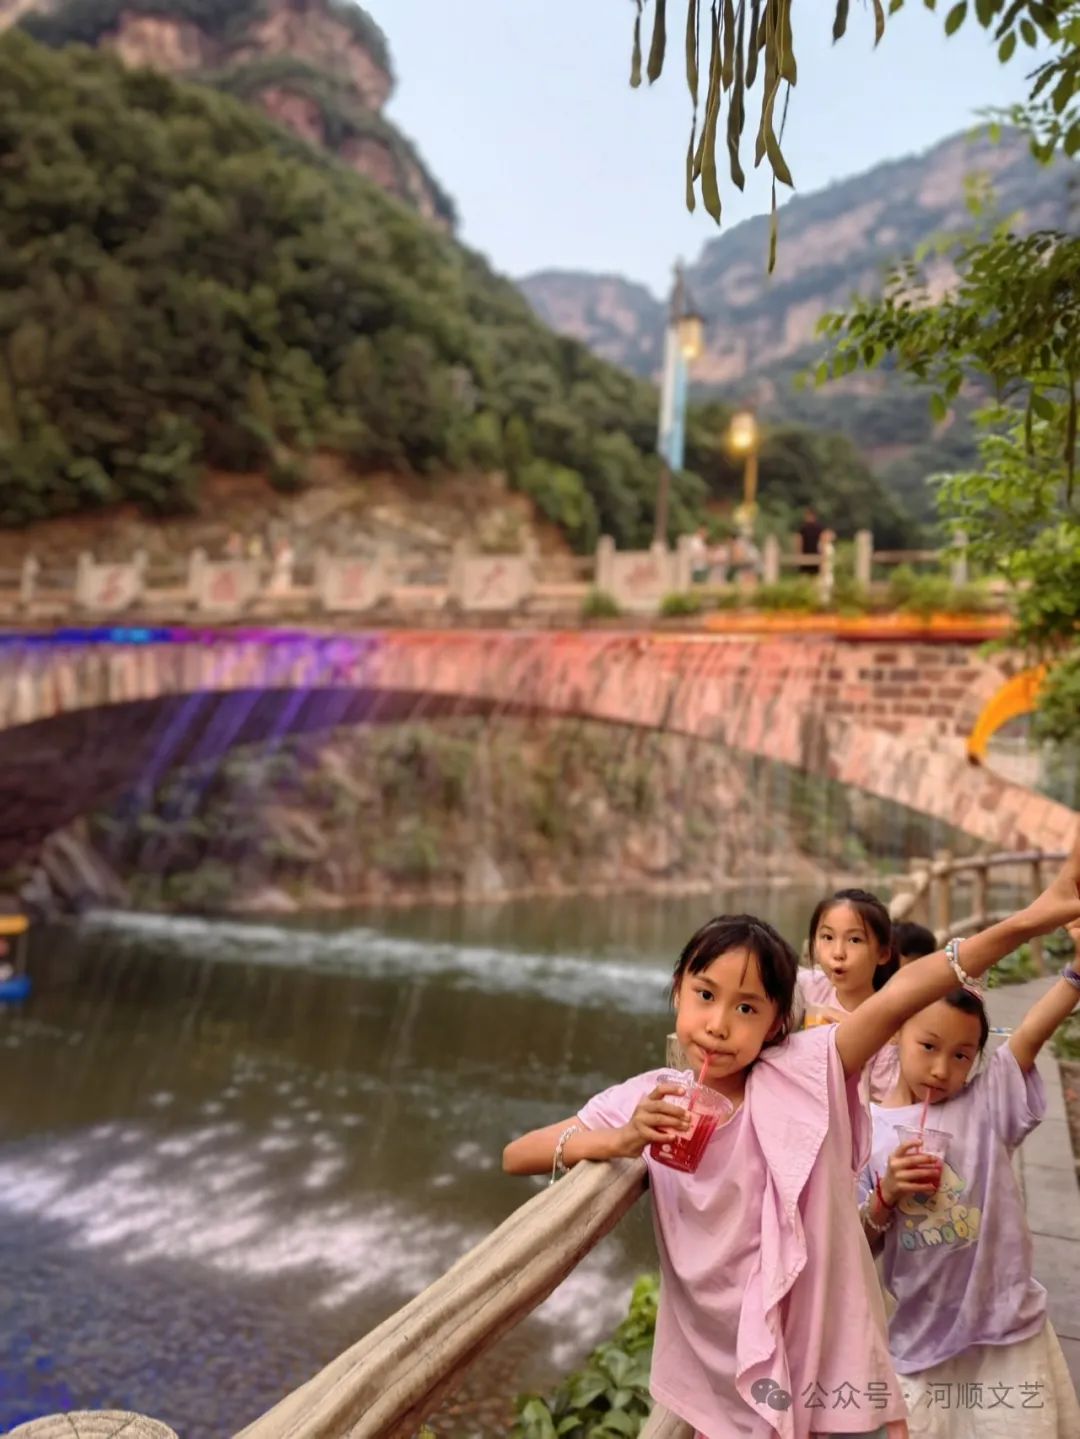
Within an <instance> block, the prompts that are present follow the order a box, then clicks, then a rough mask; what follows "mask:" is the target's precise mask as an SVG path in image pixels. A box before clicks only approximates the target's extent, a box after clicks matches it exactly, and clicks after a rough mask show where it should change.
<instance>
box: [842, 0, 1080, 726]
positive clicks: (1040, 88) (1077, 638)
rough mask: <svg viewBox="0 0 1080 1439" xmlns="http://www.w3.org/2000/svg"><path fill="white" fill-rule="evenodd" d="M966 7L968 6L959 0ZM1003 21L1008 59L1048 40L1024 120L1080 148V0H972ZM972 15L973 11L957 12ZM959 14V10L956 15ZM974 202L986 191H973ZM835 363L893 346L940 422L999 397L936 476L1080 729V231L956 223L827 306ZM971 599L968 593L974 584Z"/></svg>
mask: <svg viewBox="0 0 1080 1439" xmlns="http://www.w3.org/2000/svg"><path fill="white" fill-rule="evenodd" d="M956 8H957V10H962V11H963V12H964V13H966V7H965V6H959V7H956ZM975 9H976V13H977V15H978V18H979V21H980V23H982V24H983V25H984V26H988V27H989V26H994V27H996V31H995V33H996V38H997V39H998V40H999V43H1000V49H999V55H1000V58H1001V59H1002V60H1008V59H1009V58H1011V56H1012V54H1013V53H1014V52H1015V50H1016V49H1017V44H1018V37H1019V39H1022V40H1023V41H1024V42H1025V43H1026V44H1028V45H1034V44H1035V43H1036V42H1037V40H1038V39H1039V37H1040V35H1041V36H1042V37H1043V38H1044V39H1046V40H1047V41H1048V42H1049V58H1048V59H1047V60H1045V61H1044V62H1043V63H1042V64H1040V66H1039V67H1038V68H1037V69H1036V70H1035V72H1034V73H1033V75H1032V76H1031V90H1030V93H1029V99H1028V102H1027V104H1026V105H1024V106H1021V107H1019V108H1018V109H1017V110H1016V111H1015V112H1014V113H1013V115H1012V117H1011V118H1012V119H1013V120H1014V121H1016V122H1017V123H1019V124H1022V125H1024V126H1025V127H1026V128H1027V129H1028V131H1029V133H1030V134H1031V135H1032V137H1033V147H1034V149H1035V152H1036V154H1037V155H1038V156H1039V158H1041V159H1043V160H1049V159H1050V157H1051V156H1052V154H1053V153H1054V151H1055V150H1056V149H1057V148H1059V147H1060V149H1061V150H1063V151H1064V152H1065V154H1067V155H1074V154H1075V153H1077V151H1078V150H1080V118H1078V97H1080V3H1078V0H1056V3H1052V4H1044V5H1036V4H1034V3H1023V0H1021V3H1018V4H1015V5H1010V6H1008V7H1007V8H1005V7H1004V6H1003V4H1001V3H996V0H995V3H991V0H986V3H983V4H980V5H977V6H976V7H975ZM961 18H962V16H961ZM956 23H959V20H958V21H957V22H956ZM973 209H974V210H975V211H976V213H977V214H978V213H980V211H981V209H982V206H981V205H980V204H979V203H977V202H976V203H975V204H974V205H973ZM941 251H945V252H946V253H947V254H948V255H949V257H950V259H951V262H952V263H953V264H954V266H955V267H956V269H957V272H958V275H959V282H958V284H957V286H956V287H955V289H954V290H953V291H952V292H951V293H949V294H948V295H946V296H945V297H944V298H942V299H938V300H936V301H935V302H934V303H930V299H931V290H930V287H929V283H928V273H927V268H926V265H927V260H928V259H929V258H931V257H933V255H934V254H935V253H940V252H941ZM824 329H825V331H826V332H827V333H828V334H830V335H831V336H832V337H833V340H834V344H835V352H834V359H833V363H832V367H831V368H832V371H833V372H843V373H847V372H848V371H850V370H852V369H855V368H857V367H858V366H859V365H864V366H868V367H873V366H875V365H878V364H880V363H881V362H882V361H883V360H884V359H886V358H888V359H890V360H891V361H892V362H893V363H894V364H895V365H896V366H897V367H898V368H899V369H901V370H902V371H903V372H904V373H906V374H908V375H909V376H911V377H912V378H913V379H915V380H916V381H918V382H919V383H920V384H922V385H923V386H925V387H927V388H928V389H929V390H930V401H931V410H932V414H933V416H934V418H935V420H936V421H937V422H938V423H939V424H943V423H945V422H946V421H947V420H948V418H949V414H950V407H951V406H952V405H953V404H954V403H955V402H956V400H957V398H958V397H959V396H960V395H961V394H962V392H963V391H964V389H965V388H968V387H970V385H971V384H972V382H973V381H974V382H975V383H976V384H977V385H980V386H981V387H982V388H983V389H984V390H986V391H989V392H990V393H992V394H993V396H994V401H993V403H992V404H989V405H987V406H986V407H985V408H984V409H983V410H982V411H981V412H980V413H979V414H978V415H977V416H976V423H977V425H978V428H979V434H980V440H979V455H978V463H977V465H976V466H975V467H974V468H971V469H966V470H963V471H961V472H959V473H951V474H947V475H944V476H941V477H939V493H938V500H939V508H940V511H941V514H942V516H943V518H944V519H945V521H946V523H947V524H948V525H949V526H950V527H951V528H955V529H958V530H962V531H963V532H964V533H965V534H966V535H967V537H968V541H969V545H970V553H971V556H972V558H973V559H974V560H975V562H976V563H977V564H979V565H980V566H982V567H983V568H984V569H985V570H986V571H987V572H988V573H997V574H1001V575H1003V576H1004V577H1005V578H1006V579H1007V580H1009V581H1010V582H1011V584H1012V586H1013V589H1014V604H1015V612H1016V619H1017V639H1018V640H1019V642H1020V644H1021V645H1022V646H1024V647H1025V648H1026V649H1027V651H1028V652H1029V654H1030V655H1031V657H1032V658H1033V659H1038V660H1042V661H1045V662H1048V663H1049V664H1050V665H1051V674H1050V681H1049V683H1048V684H1047V685H1046V686H1045V691H1044V697H1043V698H1042V700H1041V711H1040V715H1039V719H1038V726H1037V728H1038V732H1039V733H1040V734H1041V735H1043V736H1044V737H1046V738H1049V739H1051V740H1053V741H1055V743H1056V744H1057V745H1059V746H1066V747H1068V746H1074V745H1075V744H1076V742H1077V739H1078V738H1080V718H1078V716H1080V710H1078V709H1077V703H1076V701H1077V697H1078V694H1080V685H1078V681H1077V675H1078V674H1080V485H1078V483H1077V459H1078V449H1077V437H1078V432H1080V390H1078V385H1080V238H1078V237H1077V236H1076V235H1075V234H1067V233H1063V232H1060V231H1053V230H1044V231H1038V232H1036V233H1034V234H1031V235H1027V236H1020V235H1017V234H1015V233H1014V232H1013V230H1012V228H1011V226H1010V224H1009V222H1008V221H999V222H997V223H995V224H993V225H991V226H989V227H986V226H985V224H984V227H983V229H982V230H977V231H975V232H974V233H970V234H967V235H962V236H959V237H952V238H946V239H945V240H944V241H942V242H941V243H940V244H939V245H936V246H934V247H932V248H931V247H928V250H927V253H926V254H925V255H923V256H918V257H916V258H915V259H913V260H910V261H908V262H906V263H905V264H903V265H901V266H898V267H897V268H896V269H895V270H894V272H893V273H892V275H891V277H890V279H889V282H888V284H887V286H886V290H885V293H884V296H883V297H882V299H881V300H880V301H877V302H856V304H855V305H854V306H853V308H852V309H851V310H850V311H849V312H848V313H847V314H845V315H833V316H828V317H826V320H825V322H824ZM969 598H970V596H969Z"/></svg>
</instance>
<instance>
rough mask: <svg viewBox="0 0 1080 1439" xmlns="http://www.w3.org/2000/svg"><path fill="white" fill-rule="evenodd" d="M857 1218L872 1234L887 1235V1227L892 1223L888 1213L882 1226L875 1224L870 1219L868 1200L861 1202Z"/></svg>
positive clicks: (890, 1215) (890, 1214)
mask: <svg viewBox="0 0 1080 1439" xmlns="http://www.w3.org/2000/svg"><path fill="white" fill-rule="evenodd" d="M871 1197H872V1196H871ZM859 1218H860V1219H861V1220H862V1222H863V1223H864V1224H865V1225H866V1227H867V1229H870V1230H872V1231H873V1233H874V1234H888V1232H889V1225H890V1224H891V1223H892V1212H891V1211H890V1213H889V1218H888V1219H887V1220H886V1221H885V1223H884V1224H875V1223H874V1221H873V1219H871V1217H870V1199H869V1198H867V1199H866V1200H864V1201H863V1207H862V1208H861V1209H860V1210H859Z"/></svg>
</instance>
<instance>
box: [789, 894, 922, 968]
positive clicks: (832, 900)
mask: <svg viewBox="0 0 1080 1439" xmlns="http://www.w3.org/2000/svg"><path fill="white" fill-rule="evenodd" d="M837 904H849V905H850V906H851V908H852V909H853V910H854V911H855V913H856V914H857V915H858V916H859V918H860V919H861V920H862V922H863V925H864V927H865V928H866V930H867V933H869V934H872V935H873V936H874V938H875V939H876V940H877V942H878V949H879V950H880V951H881V953H882V955H883V956H884V958H883V960H882V962H881V964H879V965H878V966H877V968H876V969H875V970H874V988H875V989H880V988H881V987H882V985H885V984H888V982H889V980H890V979H892V977H893V975H894V974H895V973H896V971H897V970H898V969H899V968H900V957H899V955H898V954H897V952H896V945H895V943H894V942H893V927H892V920H891V919H890V918H889V911H888V910H887V909H886V908H885V906H884V905H883V904H882V902H881V900H880V899H878V897H877V895H876V894H871V893H870V891H869V890H868V889H838V890H837V891H836V893H835V894H832V895H830V896H829V898H828V899H823V900H822V901H821V902H820V903H819V904H818V906H817V908H816V909H815V910H814V913H813V914H812V915H811V916H810V936H809V940H808V945H809V949H810V958H811V960H813V958H814V940H815V939H816V938H817V932H818V926H819V925H820V923H821V921H822V920H823V919H824V917H825V915H826V914H827V913H828V912H829V910H830V909H832V908H833V906H834V905H837Z"/></svg>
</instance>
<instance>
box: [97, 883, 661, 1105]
mask: <svg viewBox="0 0 1080 1439" xmlns="http://www.w3.org/2000/svg"><path fill="white" fill-rule="evenodd" d="M82 923H83V925H84V927H85V928H87V929H88V930H90V931H93V930H95V929H96V930H100V931H108V932H109V933H110V934H112V935H113V936H114V937H115V938H116V939H117V940H119V941H120V942H123V941H124V940H125V939H130V941H131V943H132V945H133V946H139V945H142V944H144V943H145V942H146V940H148V939H152V940H153V941H154V943H155V944H156V945H158V946H163V945H164V946H172V947H173V948H174V949H175V950H176V951H177V952H178V953H180V954H184V955H187V956H189V957H195V958H198V959H200V960H205V959H206V958H207V957H208V956H211V957H212V958H213V959H214V960H215V961H220V962H222V963H244V964H259V965H281V966H289V967H295V968H301V969H302V968H309V969H318V970H323V971H327V972H333V973H343V974H344V973H348V974H357V975H363V976H365V977H368V978H373V979H382V978H400V977H402V976H403V975H407V976H408V977H409V978H410V979H413V980H415V979H417V978H431V979H439V980H441V981H442V982H444V983H448V984H455V985H459V986H462V987H466V988H474V989H480V990H483V991H485V992H488V993H495V994H505V993H513V994H526V995H534V996H537V997H539V998H544V999H551V1000H555V1001H556V1002H559V1003H563V1004H568V1005H573V1006H574V1007H583V1006H584V1007H599V1006H602V1005H607V1004H610V1003H612V1002H617V1003H618V1004H619V1007H620V1008H621V1009H623V1010H629V1011H631V1012H634V1013H642V1014H651V1013H654V1012H656V1013H663V1012H664V1010H665V1008H666V1004H667V987H668V985H669V983H670V971H669V970H668V969H667V968H666V967H664V966H662V965H657V964H653V963H648V962H641V963H634V962H632V961H625V960H617V959H606V958H601V957H598V956H595V955H572V954H571V955H568V954H537V953H532V952H529V951H525V950H517V949H513V948H510V947H506V948H497V947H494V946H483V945H473V944H453V943H448V942H438V941H433V940H416V939H408V938H401V937H397V936H391V935H386V934H383V933H381V932H380V931H378V930H374V929H369V928H366V927H362V926H356V927H351V928H348V929H342V930H336V931H324V930H316V929H304V928H301V927H289V928H284V927H278V926H275V925H268V924H258V923H248V922H242V921H236V920H210V919H199V918H195V917H193V916H171V915H170V916H164V915H150V914H131V913H126V912H120V911H116V912H113V911H99V912H95V913H94V914H92V915H90V916H88V917H87V918H86V919H85V920H83V921H82ZM286 1092H287V1090H286V1089H285V1088H280V1089H279V1093H282V1094H284V1093H286Z"/></svg>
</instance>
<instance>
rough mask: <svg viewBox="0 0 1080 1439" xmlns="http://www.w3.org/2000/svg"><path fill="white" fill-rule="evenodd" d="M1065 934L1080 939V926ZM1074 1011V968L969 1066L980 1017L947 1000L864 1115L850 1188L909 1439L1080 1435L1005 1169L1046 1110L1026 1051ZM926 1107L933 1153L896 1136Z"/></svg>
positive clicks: (914, 1032) (963, 991)
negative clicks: (884, 1296) (865, 1159)
mask: <svg viewBox="0 0 1080 1439" xmlns="http://www.w3.org/2000/svg"><path fill="white" fill-rule="evenodd" d="M1074 933H1075V935H1076V936H1077V938H1078V941H1080V926H1075V927H1074ZM1078 1003H1080V973H1077V971H1076V970H1075V969H1073V968H1071V967H1070V968H1069V969H1067V970H1066V971H1065V976H1064V977H1063V978H1061V979H1059V980H1058V981H1057V983H1056V984H1055V985H1054V986H1053V987H1052V988H1051V989H1050V990H1048V991H1047V993H1046V994H1045V995H1043V997H1042V998H1041V999H1039V1000H1038V1001H1037V1002H1036V1004H1034V1005H1033V1006H1032V1008H1031V1009H1030V1010H1029V1011H1028V1013H1027V1015H1026V1016H1025V1018H1024V1020H1023V1021H1022V1023H1021V1024H1020V1025H1019V1026H1018V1027H1017V1028H1016V1029H1015V1030H1014V1031H1013V1033H1012V1035H1011V1036H1010V1038H1009V1039H1008V1041H1007V1042H1006V1043H1005V1044H1003V1045H1002V1046H1001V1047H1000V1048H999V1049H998V1050H997V1052H996V1053H995V1054H993V1055H992V1056H991V1058H990V1059H989V1061H986V1062H983V1063H982V1064H981V1065H980V1063H979V1061H980V1056H981V1055H982V1054H983V1050H984V1048H985V1045H986V1041H987V1036H988V1033H989V1024H988V1021H987V1017H986V1010H985V1007H984V1005H983V1001H982V998H981V996H980V995H979V994H978V992H977V991H976V990H974V989H972V988H959V989H955V990H953V991H952V992H951V993H949V994H946V995H945V996H943V997H942V998H941V999H939V1000H937V1001H936V1003H934V1004H932V1005H930V1006H929V1007H928V1008H926V1009H923V1010H921V1011H920V1012H919V1013H918V1014H916V1015H915V1016H914V1017H913V1018H912V1019H909V1020H908V1021H907V1023H906V1024H905V1025H904V1027H903V1029H902V1030H901V1032H900V1045H899V1048H900V1073H899V1076H898V1078H897V1081H896V1085H895V1087H894V1088H893V1090H892V1092H891V1094H890V1095H889V1096H888V1097H887V1099H886V1100H885V1101H884V1103H883V1104H881V1105H874V1106H873V1107H872V1110H871V1113H872V1117H873V1125H874V1138H873V1149H872V1153H871V1159H870V1165H869V1167H868V1168H867V1169H866V1170H865V1171H864V1174H863V1178H862V1182H861V1185H860V1191H861V1194H862V1197H863V1208H862V1214H863V1222H864V1226H865V1228H866V1233H867V1237H868V1238H869V1239H870V1240H871V1244H872V1246H873V1247H874V1248H876V1249H879V1250H880V1252H881V1257H882V1277H883V1280H884V1283H885V1287H886V1289H887V1291H888V1293H889V1294H890V1295H891V1296H892V1298H893V1300H894V1301H895V1309H894V1311H893V1313H892V1314H891V1316H890V1319H889V1347H890V1349H891V1351H892V1356H893V1360H894V1362H895V1364H896V1368H897V1370H898V1372H899V1374H900V1375H901V1384H902V1387H903V1390H904V1397H905V1398H906V1400H907V1403H908V1409H909V1414H910V1420H909V1422H910V1425H911V1433H912V1436H913V1439H915V1436H918V1439H997V1436H998V1435H999V1433H1000V1434H1005V1433H1006V1432H1007V1433H1008V1434H1009V1435H1010V1436H1017V1439H1077V1436H1080V1405H1078V1404H1077V1399H1076V1392H1075V1390H1074V1388H1073V1385H1072V1381H1071V1379H1070V1377H1069V1371H1068V1369H1067V1367H1066V1364H1065V1359H1064V1356H1063V1354H1062V1352H1061V1346H1060V1345H1059V1343H1058V1341H1057V1337H1056V1336H1055V1334H1054V1331H1053V1329H1052V1327H1051V1325H1050V1323H1049V1321H1048V1320H1047V1317H1046V1291H1045V1290H1044V1289H1043V1287H1042V1285H1041V1284H1039V1283H1038V1281H1037V1280H1036V1279H1035V1278H1034V1275H1033V1273H1032V1240H1031V1233H1030V1231H1029V1229H1028V1225H1027V1219H1026V1217H1025V1214H1024V1204H1023V1200H1022V1198H1021V1195H1020V1191H1019V1188H1018V1185H1017V1181H1016V1176H1015V1174H1014V1172H1013V1168H1012V1163H1011V1156H1012V1153H1013V1151H1014V1150H1015V1149H1016V1148H1017V1146H1018V1145H1019V1144H1020V1143H1021V1142H1022V1141H1023V1140H1024V1138H1025V1137H1026V1136H1027V1135H1028V1134H1030V1133H1031V1131H1032V1130H1033V1129H1034V1128H1035V1126H1036V1125H1037V1124H1038V1123H1039V1122H1040V1121H1041V1120H1042V1118H1043V1117H1044V1115H1045V1112H1046V1098H1045V1095H1044V1093H1043V1086H1042V1081H1041V1079H1040V1078H1039V1073H1038V1070H1037V1069H1036V1068H1035V1060H1036V1057H1037V1056H1038V1053H1039V1051H1040V1049H1041V1048H1042V1047H1043V1045H1044V1044H1045V1043H1046V1041H1047V1040H1048V1039H1049V1038H1050V1036H1051V1035H1052V1034H1053V1032H1054V1030H1055V1029H1056V1028H1057V1026H1058V1025H1059V1024H1060V1023H1061V1022H1062V1021H1063V1020H1064V1019H1065V1018H1066V1017H1067V1016H1068V1015H1069V1014H1070V1013H1071V1012H1072V1010H1073V1009H1074V1008H1075V1007H1076V1005H1077V1004H1078ZM924 1103H925V1106H926V1108H925V1121H926V1128H927V1131H928V1133H929V1134H930V1135H931V1136H933V1135H934V1133H935V1131H936V1132H937V1135H938V1139H937V1146H936V1147H938V1148H940V1149H943V1151H944V1153H943V1157H939V1158H937V1159H935V1158H933V1157H932V1156H931V1155H929V1154H927V1153H926V1152H925V1148H924V1147H923V1146H921V1145H920V1143H919V1141H918V1140H917V1139H911V1138H905V1137H904V1136H903V1134H902V1133H900V1132H899V1131H901V1130H902V1129H903V1127H904V1126H907V1128H908V1129H909V1130H918V1129H920V1128H921V1127H922V1121H923V1117H924ZM898 1140H899V1141H900V1142H898ZM931 1142H932V1143H933V1142H934V1141H933V1139H931ZM998 1425H1000V1426H1001V1427H1000V1429H999V1428H998V1427H997V1426H998Z"/></svg>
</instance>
